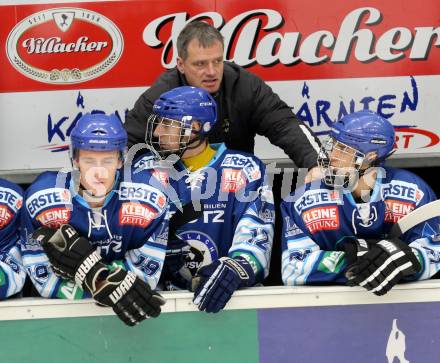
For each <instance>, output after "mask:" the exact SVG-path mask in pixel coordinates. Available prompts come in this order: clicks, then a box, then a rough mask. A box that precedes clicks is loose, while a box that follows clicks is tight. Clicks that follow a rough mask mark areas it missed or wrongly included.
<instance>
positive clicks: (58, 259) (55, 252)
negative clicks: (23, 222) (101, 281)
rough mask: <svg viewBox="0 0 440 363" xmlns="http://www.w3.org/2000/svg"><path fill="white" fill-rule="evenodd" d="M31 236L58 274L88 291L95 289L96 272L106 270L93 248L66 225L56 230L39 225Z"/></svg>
mask: <svg viewBox="0 0 440 363" xmlns="http://www.w3.org/2000/svg"><path fill="white" fill-rule="evenodd" d="M32 237H33V238H34V239H36V240H38V241H39V242H40V243H41V246H42V247H43V249H44V252H46V255H47V257H48V258H49V261H50V263H51V265H52V269H53V271H54V272H55V273H56V274H57V275H58V276H60V277H62V278H64V279H68V280H73V281H75V282H76V284H77V285H79V286H81V287H82V288H83V289H84V290H85V291H87V292H89V293H92V292H93V291H94V290H95V283H96V280H97V279H98V277H99V275H100V274H101V273H104V272H105V271H107V267H106V266H105V265H104V264H103V263H102V262H100V261H101V255H100V254H99V253H98V252H97V251H96V248H95V247H93V246H92V245H91V244H90V242H89V241H88V240H87V239H85V238H84V237H80V236H79V234H78V233H77V232H76V230H75V228H73V227H72V226H71V225H69V224H64V225H62V226H61V227H60V228H59V229H58V230H54V229H50V228H47V227H40V228H38V229H37V230H36V231H35V232H34V233H33V234H32Z"/></svg>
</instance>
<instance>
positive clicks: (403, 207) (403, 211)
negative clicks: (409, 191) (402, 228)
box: [385, 199, 415, 223]
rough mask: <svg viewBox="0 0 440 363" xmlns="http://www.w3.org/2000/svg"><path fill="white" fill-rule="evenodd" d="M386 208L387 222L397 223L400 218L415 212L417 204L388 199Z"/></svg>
mask: <svg viewBox="0 0 440 363" xmlns="http://www.w3.org/2000/svg"><path fill="white" fill-rule="evenodd" d="M385 206H386V209H385V222H389V223H396V222H398V221H399V219H400V218H402V217H404V216H406V215H407V214H408V213H411V212H412V211H413V210H414V208H415V203H411V202H403V201H401V200H394V199H387V200H385Z"/></svg>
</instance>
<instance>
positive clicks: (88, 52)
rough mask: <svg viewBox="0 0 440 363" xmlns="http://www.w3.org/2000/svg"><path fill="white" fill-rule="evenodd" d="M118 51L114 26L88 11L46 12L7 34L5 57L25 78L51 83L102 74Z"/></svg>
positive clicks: (115, 59) (119, 41)
mask: <svg viewBox="0 0 440 363" xmlns="http://www.w3.org/2000/svg"><path fill="white" fill-rule="evenodd" d="M123 48H124V41H123V38H122V34H121V32H120V31H119V29H118V28H117V27H116V25H115V24H114V23H113V22H112V21H111V20H109V19H108V18H106V17H105V16H103V15H101V14H98V13H96V12H94V11H90V10H87V9H80V8H57V9H47V10H44V11H40V12H38V13H35V14H32V15H30V16H28V17H27V18H25V19H23V20H22V21H21V22H20V23H18V24H17V25H16V26H15V27H14V29H12V31H11V32H10V33H9V36H8V39H7V42H6V54H7V56H8V58H9V61H10V62H11V64H12V65H13V66H14V67H15V68H16V69H17V70H18V71H19V72H20V73H22V74H24V75H25V76H26V77H28V78H31V79H34V80H36V81H40V82H44V83H51V84H72V83H80V82H85V81H88V80H90V79H93V78H96V77H99V76H101V75H102V74H104V73H106V72H108V71H109V70H110V69H111V68H112V67H113V66H114V65H115V64H116V63H117V62H118V60H119V58H120V56H121V54H122V51H123Z"/></svg>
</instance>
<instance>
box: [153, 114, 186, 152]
mask: <svg viewBox="0 0 440 363" xmlns="http://www.w3.org/2000/svg"><path fill="white" fill-rule="evenodd" d="M181 130H182V124H181V122H180V121H176V120H171V119H169V118H160V121H159V122H158V124H157V126H156V128H155V129H154V133H153V136H154V137H155V138H157V139H158V142H159V147H160V149H161V150H166V151H177V150H179V148H180V143H181V141H185V140H181Z"/></svg>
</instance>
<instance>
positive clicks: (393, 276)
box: [345, 239, 421, 295]
mask: <svg viewBox="0 0 440 363" xmlns="http://www.w3.org/2000/svg"><path fill="white" fill-rule="evenodd" d="M420 269H421V265H420V262H419V260H418V258H417V256H416V255H415V254H414V252H413V251H412V249H411V247H409V246H408V245H407V244H406V243H404V242H402V241H400V240H399V239H391V240H381V241H379V242H377V243H375V244H373V245H370V250H369V251H368V252H367V253H365V254H364V255H363V256H361V257H359V258H358V259H357V261H356V262H355V263H353V264H352V265H351V266H348V268H347V271H346V272H345V277H346V278H347V284H348V285H350V286H355V285H359V286H362V287H364V288H366V289H367V290H369V291H371V292H373V293H374V294H376V295H384V294H386V293H387V292H388V291H389V290H391V288H392V287H393V286H394V285H395V284H397V283H398V282H399V281H400V280H401V279H402V278H403V277H405V276H410V275H413V274H415V273H417V272H419V271H420Z"/></svg>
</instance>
